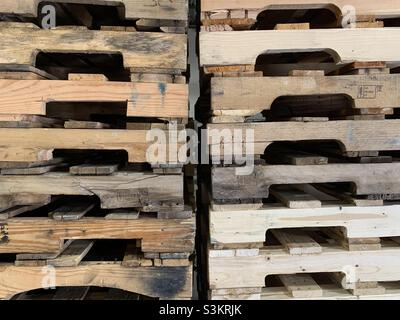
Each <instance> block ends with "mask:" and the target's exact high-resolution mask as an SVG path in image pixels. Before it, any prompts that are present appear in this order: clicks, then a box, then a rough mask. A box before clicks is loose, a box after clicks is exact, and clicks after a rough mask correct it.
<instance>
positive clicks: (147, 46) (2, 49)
mask: <svg viewBox="0 0 400 320" xmlns="http://www.w3.org/2000/svg"><path fill="white" fill-rule="evenodd" d="M0 34H1V36H2V41H1V43H0V56H1V58H0V66H1V67H2V68H3V70H7V71H8V70H10V69H11V70H13V69H14V71H15V69H17V67H18V70H20V71H21V70H25V71H26V70H29V68H30V67H33V66H35V63H36V58H37V55H38V54H39V53H40V52H46V53H60V52H62V53H84V54H95V53H102V54H104V53H108V54H116V53H117V54H121V55H122V57H123V65H124V67H125V68H126V69H128V70H129V69H132V70H135V69H136V70H138V69H146V70H147V71H148V73H172V74H181V72H184V71H185V70H186V67H187V61H186V60H187V51H186V50H187V36H186V35H183V34H167V33H154V32H120V31H104V30H103V31H93V30H84V31H82V30H76V29H52V30H44V29H39V28H37V27H36V28H35V27H31V26H30V25H29V24H28V25H26V24H23V23H22V24H21V27H15V24H14V25H12V26H8V25H7V24H6V25H4V24H2V25H0ZM16 39H17V41H16ZM24 68H25V69H24ZM150 70H152V71H153V72H151V71H150Z"/></svg>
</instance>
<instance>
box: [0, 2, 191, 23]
mask: <svg viewBox="0 0 400 320" xmlns="http://www.w3.org/2000/svg"><path fill="white" fill-rule="evenodd" d="M39 3H40V1H37V0H18V1H13V0H4V1H2V3H1V6H0V13H2V14H8V15H18V16H22V17H28V18H29V17H37V16H38V5H39ZM52 3H53V4H58V3H61V4H75V5H76V4H77V1H76V0H54V1H52ZM78 4H81V5H104V1H100V0H95V1H93V0H80V1H78ZM106 5H107V6H112V7H113V6H118V7H120V6H122V9H124V10H122V11H123V12H125V18H126V19H128V20H131V19H151V20H153V19H155V20H173V21H174V20H178V21H185V22H186V21H187V19H188V3H187V0H178V1H174V2H170V1H165V0H161V1H157V2H154V3H151V4H149V3H148V1H146V0H139V1H138V0H118V1H117V0H110V1H107V3H106ZM72 9H74V7H72ZM75 9H76V6H75ZM78 9H79V8H78ZM77 11H78V12H82V11H85V10H84V8H82V9H81V10H77ZM81 15H82V16H85V14H84V13H81Z"/></svg>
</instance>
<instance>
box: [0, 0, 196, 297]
mask: <svg viewBox="0 0 400 320" xmlns="http://www.w3.org/2000/svg"><path fill="white" fill-rule="evenodd" d="M46 4H48V2H41V1H36V0H21V1H14V0H12V1H11V0H10V1H2V2H1V4H0V13H1V18H2V22H1V23H0V34H1V40H0V68H1V69H0V168H1V169H0V170H1V175H0V219H1V220H0V226H1V229H0V230H1V231H0V232H1V237H0V238H1V241H0V253H1V255H0V258H1V265H0V298H5V299H9V298H12V297H13V296H15V295H17V294H20V293H23V292H28V291H30V290H34V289H41V288H43V287H46V286H48V287H58V288H62V287H66V288H67V289H65V290H63V291H61V293H60V291H58V293H59V294H58V293H57V294H56V295H55V297H57V298H63V295H65V297H64V298H69V299H73V298H77V297H78V298H84V296H86V295H87V293H88V292H89V291H90V290H91V289H90V288H89V287H103V288H111V289H122V290H125V291H129V292H135V293H137V294H140V295H144V296H147V297H151V298H161V299H166V298H169V299H190V298H191V297H192V262H191V256H192V254H193V251H194V236H195V219H194V216H193V209H192V206H191V204H190V203H185V197H184V171H183V170H182V169H183V168H182V164H179V163H178V162H177V160H176V156H177V154H174V152H173V151H172V152H171V151H170V150H171V149H172V150H173V149H174V146H173V145H172V142H171V143H170V142H169V140H168V136H170V135H171V134H175V133H177V132H176V131H178V130H184V129H185V125H186V124H187V120H188V86H187V84H186V83H187V82H186V69H187V36H186V29H187V15H188V6H187V1H186V0H179V1H173V2H171V1H154V2H153V1H134V0H122V1H120V0H119V1H107V2H104V1H93V0H90V1H86V0H82V1H76V0H73V1H72V0H62V1H52V2H51V5H52V6H53V7H54V8H55V12H56V21H57V25H56V26H57V27H56V28H55V29H44V28H42V24H41V19H42V18H44V17H43V15H42V14H41V12H42V8H43V6H44V5H46ZM47 9H48V8H47ZM44 12H46V11H44ZM50 12H51V11H50ZM170 123H175V124H174V127H170V126H168V125H169V124H170ZM171 128H172V129H171ZM150 129H159V130H164V132H165V133H166V137H167V140H166V141H165V142H164V144H163V145H162V146H163V147H164V148H165V149H166V150H168V151H170V152H169V153H168V155H169V156H168V158H167V162H166V163H162V164H154V163H151V164H149V163H148V157H146V151H147V149H148V147H149V146H150V145H151V144H152V143H153V142H151V141H148V139H147V135H148V132H149V130H150ZM176 152H177V151H176ZM68 287H71V288H70V289H68ZM72 287H84V289H82V290H77V289H76V288H75V289H74V288H72ZM90 292H92V291H90ZM74 293H76V295H74ZM48 294H49V293H48ZM108 296H112V293H109V294H108ZM120 296H123V294H120Z"/></svg>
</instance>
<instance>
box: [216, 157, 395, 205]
mask: <svg viewBox="0 0 400 320" xmlns="http://www.w3.org/2000/svg"><path fill="white" fill-rule="evenodd" d="M399 174H400V163H382V164H380V163H377V164H375V163H374V164H328V165H325V166H288V165H268V166H255V167H254V170H253V173H252V174H251V175H248V176H244V175H236V168H212V177H211V178H212V186H213V190H212V192H213V198H214V199H228V200H229V199H238V198H242V199H252V198H257V199H260V198H267V197H268V195H269V187H270V186H271V185H274V184H276V185H280V184H302V183H328V182H329V183H335V182H353V183H354V184H355V186H356V194H357V195H369V194H382V193H385V194H400V184H399V181H400V180H399V179H400V177H399Z"/></svg>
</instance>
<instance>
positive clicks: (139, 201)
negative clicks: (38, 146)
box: [0, 172, 183, 209]
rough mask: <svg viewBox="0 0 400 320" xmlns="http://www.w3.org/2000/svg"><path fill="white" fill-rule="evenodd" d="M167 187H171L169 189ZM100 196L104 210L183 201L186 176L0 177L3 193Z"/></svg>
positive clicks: (144, 174)
mask: <svg viewBox="0 0 400 320" xmlns="http://www.w3.org/2000/svg"><path fill="white" fill-rule="evenodd" d="M165 186H168V188H166V187H165ZM14 193H32V194H38V195H84V196H91V195H96V196H98V197H99V198H100V200H101V205H102V208H104V209H120V208H135V207H139V208H142V207H146V206H151V205H154V206H156V205H157V204H159V203H172V204H176V203H183V176H182V175H168V176H162V175H157V174H151V173H135V172H118V173H114V174H112V175H107V176H71V175H69V174H67V173H47V174H44V175H40V176H33V177H32V176H0V195H10V194H14Z"/></svg>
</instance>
